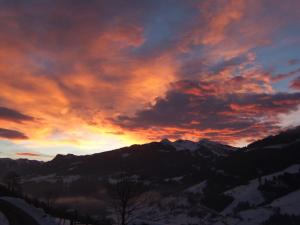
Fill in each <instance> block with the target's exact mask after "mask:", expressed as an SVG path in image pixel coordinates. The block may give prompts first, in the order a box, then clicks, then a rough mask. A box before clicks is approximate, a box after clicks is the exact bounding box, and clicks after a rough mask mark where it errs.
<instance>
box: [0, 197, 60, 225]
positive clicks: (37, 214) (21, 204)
mask: <svg viewBox="0 0 300 225" xmlns="http://www.w3.org/2000/svg"><path fill="white" fill-rule="evenodd" d="M0 199H1V200H4V201H6V202H9V203H11V204H12V205H14V206H16V207H18V208H20V209H22V210H23V211H24V212H26V213H27V214H28V215H30V216H31V217H32V218H34V219H35V220H36V221H37V222H38V223H39V224H41V225H57V223H56V222H55V220H54V218H52V217H50V216H49V215H48V214H46V213H45V212H44V211H43V210H42V209H38V208H35V207H33V206H31V205H29V204H28V203H26V202H25V201H24V200H22V199H19V198H12V197H1V198H0Z"/></svg>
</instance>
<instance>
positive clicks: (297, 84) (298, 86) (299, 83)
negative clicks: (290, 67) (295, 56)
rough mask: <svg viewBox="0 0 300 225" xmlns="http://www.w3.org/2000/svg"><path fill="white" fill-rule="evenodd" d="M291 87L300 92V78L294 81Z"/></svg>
mask: <svg viewBox="0 0 300 225" xmlns="http://www.w3.org/2000/svg"><path fill="white" fill-rule="evenodd" d="M290 87H291V88H293V89H295V90H300V77H298V78H296V79H295V80H293V81H292V82H291V84H290Z"/></svg>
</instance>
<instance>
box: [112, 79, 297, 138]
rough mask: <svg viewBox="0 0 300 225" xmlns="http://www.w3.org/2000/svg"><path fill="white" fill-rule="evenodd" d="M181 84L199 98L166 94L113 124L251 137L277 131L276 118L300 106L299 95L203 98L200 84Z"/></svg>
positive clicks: (178, 92) (183, 93)
mask: <svg viewBox="0 0 300 225" xmlns="http://www.w3.org/2000/svg"><path fill="white" fill-rule="evenodd" d="M182 84H184V88H186V86H187V85H190V86H191V87H192V88H193V89H194V91H196V90H197V89H199V92H201V93H202V95H197V94H194V93H193V92H188V93H187V92H181V91H180V90H178V89H175V90H172V91H169V92H168V93H167V95H166V97H165V98H159V99H157V101H156V102H155V104H154V105H152V106H151V107H150V108H148V109H144V110H142V111H139V112H137V113H136V114H135V116H133V117H126V116H120V117H118V118H117V119H115V121H114V122H116V123H117V124H119V125H121V126H123V127H126V128H129V129H140V128H144V129H149V128H150V129H151V128H153V127H174V128H184V129H194V130H198V131H199V132H201V131H205V130H211V135H212V136H216V135H219V136H225V135H226V134H225V133H223V134H222V130H231V131H233V132H234V135H235V136H239V137H247V136H248V137H251V136H253V135H254V136H255V135H256V134H258V133H259V132H261V131H264V132H265V131H268V133H269V132H272V130H274V129H277V128H278V119H277V116H278V115H279V114H281V113H289V112H291V111H293V110H296V109H297V106H298V105H299V104H300V93H277V94H264V93H252V94H249V93H235V94H224V95H211V94H209V92H207V93H206V94H205V95H203V90H201V85H200V84H197V83H196V82H193V81H190V83H188V81H185V82H182ZM202 89H203V88H202ZM214 131H218V133H216V132H214ZM228 135H233V134H232V133H230V134H228Z"/></svg>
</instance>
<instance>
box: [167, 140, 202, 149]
mask: <svg viewBox="0 0 300 225" xmlns="http://www.w3.org/2000/svg"><path fill="white" fill-rule="evenodd" d="M172 145H173V147H174V148H176V150H177V151H182V150H191V151H195V150H197V149H198V148H199V146H198V143H195V142H193V141H188V140H178V141H175V142H173V143H172Z"/></svg>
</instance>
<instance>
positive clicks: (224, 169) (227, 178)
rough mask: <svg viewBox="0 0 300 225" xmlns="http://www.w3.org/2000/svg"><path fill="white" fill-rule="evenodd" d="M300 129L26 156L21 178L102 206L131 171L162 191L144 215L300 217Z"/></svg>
mask: <svg viewBox="0 0 300 225" xmlns="http://www.w3.org/2000/svg"><path fill="white" fill-rule="evenodd" d="M299 137H300V129H299V128H295V129H293V130H288V131H286V132H283V133H280V134H279V135H275V136H272V137H267V138H265V139H262V140H260V141H257V142H254V143H253V144H250V145H249V146H248V147H246V148H234V147H231V146H228V145H223V144H220V143H217V142H213V141H210V140H206V139H204V140H200V141H199V142H193V141H188V140H177V141H169V140H162V141H160V142H152V143H148V144H144V145H133V146H130V147H125V148H121V149H117V150H113V151H109V152H103V153H97V154H93V155H86V156H75V155H71V154H70V155H57V156H56V157H55V158H54V159H53V160H51V161H49V162H45V163H40V162H34V163H32V164H31V163H29V164H28V163H26V164H24V165H27V167H28V165H30V167H28V168H27V167H24V168H27V169H26V170H23V173H22V178H23V179H22V186H23V190H24V192H26V193H28V194H30V195H33V196H35V197H38V198H45V193H55V202H56V203H57V204H59V205H64V206H72V207H74V205H76V207H77V209H78V210H79V211H81V212H83V213H86V212H88V213H92V214H97V213H99V211H101V210H99V209H105V207H106V206H107V202H106V201H107V184H109V183H113V182H115V181H116V180H117V179H118V176H119V175H120V172H123V173H124V172H125V173H127V174H129V175H130V176H131V177H132V178H134V179H136V180H138V181H140V182H142V183H143V184H145V185H146V186H149V189H150V190H151V192H152V193H154V194H155V196H156V197H155V198H153V201H152V203H151V204H150V205H149V207H146V208H145V209H144V210H143V211H141V212H140V215H139V216H138V221H140V223H144V224H157V225H159V224H162V225H166V224H178V225H179V224H203V223H204V224H207V225H234V224H243V225H244V224H249V225H271V224H272V225H279V224H280V225H282V223H276V222H274V221H281V220H284V221H289V222H288V223H286V224H300V223H297V222H298V221H299V218H300V212H299V209H300V208H299V207H298V206H299V201H298V200H299V198H300V195H299V194H300V192H299V190H300V171H299V169H300V151H299V149H300V142H299V141H298V140H299ZM270 140H271V141H270ZM4 164H5V165H6V163H2V162H1V160H0V167H1V168H4V170H3V173H4V172H5V171H6V172H7V171H8V170H11V169H13V167H11V166H10V167H7V166H6V167H5V166H3V165H4ZM5 168H6V169H5ZM16 168H17V167H16ZM18 170H19V169H18ZM24 171H25V172H24ZM102 211H103V210H102ZM286 224H284V225H286Z"/></svg>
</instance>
